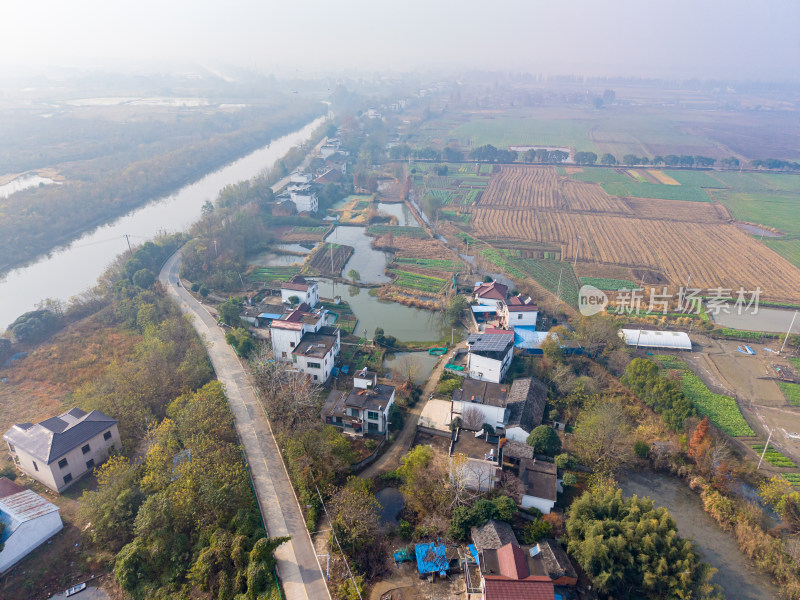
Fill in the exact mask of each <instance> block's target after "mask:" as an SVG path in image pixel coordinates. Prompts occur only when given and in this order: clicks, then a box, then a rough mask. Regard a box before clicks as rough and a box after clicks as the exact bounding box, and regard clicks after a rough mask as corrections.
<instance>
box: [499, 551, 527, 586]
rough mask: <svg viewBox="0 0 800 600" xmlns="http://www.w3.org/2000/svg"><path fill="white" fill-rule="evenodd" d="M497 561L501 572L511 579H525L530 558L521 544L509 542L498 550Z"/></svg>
mask: <svg viewBox="0 0 800 600" xmlns="http://www.w3.org/2000/svg"><path fill="white" fill-rule="evenodd" d="M497 562H498V563H499V565H500V574H501V575H503V576H504V577H508V578H509V579H525V578H526V577H527V576H528V575H530V573H529V572H528V560H527V559H526V558H525V552H524V551H523V550H522V548H520V547H519V546H517V545H515V544H511V543H508V544H506V545H505V546H503V547H501V548H499V549H498V550H497Z"/></svg>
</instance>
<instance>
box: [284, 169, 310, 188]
mask: <svg viewBox="0 0 800 600" xmlns="http://www.w3.org/2000/svg"><path fill="white" fill-rule="evenodd" d="M289 182H290V183H298V184H301V185H302V184H304V183H310V182H311V175H310V174H308V173H303V171H301V170H300V169H297V170H295V171H292V174H291V175H289Z"/></svg>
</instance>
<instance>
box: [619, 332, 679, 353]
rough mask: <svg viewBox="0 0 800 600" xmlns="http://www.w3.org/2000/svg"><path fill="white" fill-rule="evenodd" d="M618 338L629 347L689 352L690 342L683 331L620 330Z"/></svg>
mask: <svg viewBox="0 0 800 600" xmlns="http://www.w3.org/2000/svg"><path fill="white" fill-rule="evenodd" d="M619 337H621V338H624V339H625V343H626V344H628V345H629V346H638V347H641V348H665V349H672V350H691V349H692V340H690V339H689V335H688V334H686V333H684V332H683V331H648V330H646V329H621V330H620V332H619Z"/></svg>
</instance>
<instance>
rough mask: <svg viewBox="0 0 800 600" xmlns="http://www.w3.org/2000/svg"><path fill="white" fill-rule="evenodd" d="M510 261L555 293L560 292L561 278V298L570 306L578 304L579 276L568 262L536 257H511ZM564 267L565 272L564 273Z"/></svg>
mask: <svg viewBox="0 0 800 600" xmlns="http://www.w3.org/2000/svg"><path fill="white" fill-rule="evenodd" d="M509 261H510V262H511V263H512V264H513V265H514V266H515V267H517V268H519V269H522V270H523V271H524V272H525V273H526V274H527V275H528V276H529V277H532V278H533V279H535V280H536V281H537V282H538V283H539V285H541V286H542V287H543V288H545V289H546V290H547V291H549V292H552V293H553V294H557V293H559V288H558V281H559V278H560V279H561V290H560V295H561V300H563V301H564V302H566V303H567V304H569V305H570V306H573V307H577V306H578V290H579V288H580V286H579V284H578V278H577V277H576V276H575V272H574V271H573V270H572V265H571V264H569V263H568V262H561V261H555V260H539V259H536V258H519V257H509ZM562 268H563V274H562Z"/></svg>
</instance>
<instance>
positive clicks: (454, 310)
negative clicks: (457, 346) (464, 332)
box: [445, 294, 469, 326]
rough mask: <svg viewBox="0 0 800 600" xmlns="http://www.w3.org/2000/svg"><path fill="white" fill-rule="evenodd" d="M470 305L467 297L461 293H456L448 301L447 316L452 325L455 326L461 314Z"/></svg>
mask: <svg viewBox="0 0 800 600" xmlns="http://www.w3.org/2000/svg"><path fill="white" fill-rule="evenodd" d="M468 307H469V302H468V301H467V299H466V298H465V297H464V296H462V295H460V294H455V295H454V296H453V297H452V298H450V301H449V302H448V303H447V309H446V310H445V318H446V319H447V320H448V321H449V322H450V325H452V326H455V325H457V324H458V322H459V321H460V320H461V315H463V314H464V311H465V310H467V308H468Z"/></svg>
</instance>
